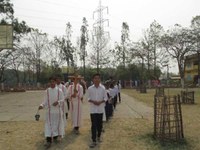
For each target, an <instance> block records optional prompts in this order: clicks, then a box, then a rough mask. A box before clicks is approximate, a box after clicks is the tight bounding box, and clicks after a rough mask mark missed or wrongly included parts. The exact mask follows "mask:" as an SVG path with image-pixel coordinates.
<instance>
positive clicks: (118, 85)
mask: <svg viewBox="0 0 200 150" xmlns="http://www.w3.org/2000/svg"><path fill="white" fill-rule="evenodd" d="M117 88H118V99H119V103H121V88H122V86H121V84H120V81H118V82H117Z"/></svg>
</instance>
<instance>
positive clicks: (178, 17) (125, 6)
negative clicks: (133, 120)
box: [11, 0, 200, 72]
mask: <svg viewBox="0 0 200 150" xmlns="http://www.w3.org/2000/svg"><path fill="white" fill-rule="evenodd" d="M11 2H12V3H13V4H14V11H15V14H14V16H15V17H16V18H18V19H19V20H24V21H26V23H27V24H28V25H29V26H31V27H34V28H38V29H39V30H40V31H42V32H45V33H48V34H49V36H50V37H54V36H62V35H65V29H66V23H67V22H70V23H71V25H72V30H73V33H72V37H73V39H74V41H75V39H76V38H77V37H78V36H80V28H81V25H82V19H83V17H86V19H87V21H88V24H89V30H90V31H92V29H93V25H94V23H95V21H96V20H97V19H98V16H97V13H94V12H95V10H97V7H98V5H99V0H11ZM101 4H102V6H105V8H108V13H107V11H106V10H107V9H104V13H103V19H108V20H109V26H108V24H107V23H106V22H105V24H104V30H105V31H106V32H109V33H110V38H111V42H112V43H114V42H115V41H117V42H119V41H120V35H121V28H122V22H127V23H128V25H129V29H130V38H131V40H132V41H137V40H139V39H140V38H142V35H143V31H144V30H146V29H147V28H149V25H150V24H151V23H152V22H153V21H154V20H156V21H157V22H158V23H159V24H161V25H162V26H163V27H164V29H165V30H167V29H169V28H170V27H172V26H173V25H174V24H177V23H178V24H181V25H182V26H184V27H189V26H190V22H191V20H192V18H193V17H195V16H197V15H200V0H101ZM170 72H177V67H176V66H174V65H171V66H170Z"/></svg>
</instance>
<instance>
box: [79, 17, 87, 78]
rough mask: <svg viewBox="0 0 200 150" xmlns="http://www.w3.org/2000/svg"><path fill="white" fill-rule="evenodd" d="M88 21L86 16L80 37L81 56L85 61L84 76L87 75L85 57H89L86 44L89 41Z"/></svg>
mask: <svg viewBox="0 0 200 150" xmlns="http://www.w3.org/2000/svg"><path fill="white" fill-rule="evenodd" d="M87 28H88V23H87V20H86V18H85V17H83V25H82V26H81V37H80V50H81V51H80V58H81V60H82V61H83V70H84V73H83V76H84V77H85V58H86V57H87V51H86V46H87V43H88V41H89V37H88V29H87Z"/></svg>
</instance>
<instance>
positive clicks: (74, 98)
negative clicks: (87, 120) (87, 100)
mask: <svg viewBox="0 0 200 150" xmlns="http://www.w3.org/2000/svg"><path fill="white" fill-rule="evenodd" d="M69 78H71V79H72V80H73V81H74V83H73V84H72V85H70V86H69V87H68V89H67V97H68V98H69V101H70V113H71V119H72V126H73V129H74V132H75V133H76V134H79V127H81V125H82V100H83V87H82V86H81V85H80V84H79V83H78V80H79V79H80V77H77V76H71V77H69Z"/></svg>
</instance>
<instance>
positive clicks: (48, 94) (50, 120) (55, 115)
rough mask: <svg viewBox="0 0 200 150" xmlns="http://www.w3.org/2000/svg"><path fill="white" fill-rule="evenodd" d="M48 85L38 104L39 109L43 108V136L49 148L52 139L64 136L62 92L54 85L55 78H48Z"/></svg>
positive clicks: (56, 139) (59, 138)
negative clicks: (44, 113) (42, 99)
mask: <svg viewBox="0 0 200 150" xmlns="http://www.w3.org/2000/svg"><path fill="white" fill-rule="evenodd" d="M49 81H50V87H49V88H47V90H46V91H45V98H44V101H43V103H42V104H40V106H39V108H38V109H39V110H40V109H43V108H45V109H46V115H45V132H44V133H45V137H46V141H47V143H46V144H45V146H46V147H47V148H49V147H50V146H51V143H52V141H53V140H55V141H58V140H61V138H62V137H64V134H65V130H64V123H63V117H62V115H63V111H62V109H61V105H62V103H63V101H64V96H63V92H62V91H61V90H60V89H59V88H57V87H56V79H55V78H53V77H51V78H50V79H49Z"/></svg>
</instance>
